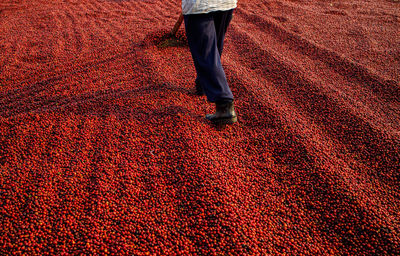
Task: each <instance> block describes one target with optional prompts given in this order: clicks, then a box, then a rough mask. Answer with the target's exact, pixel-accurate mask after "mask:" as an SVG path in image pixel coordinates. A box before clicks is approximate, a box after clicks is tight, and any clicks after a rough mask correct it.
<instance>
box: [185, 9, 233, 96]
mask: <svg viewBox="0 0 400 256" xmlns="http://www.w3.org/2000/svg"><path fill="white" fill-rule="evenodd" d="M232 13H233V10H229V11H217V12H211V13H205V14H190V15H185V16H184V20H185V29H186V37H187V40H188V43H189V48H190V52H191V53H192V57H193V62H194V66H195V68H196V73H197V78H196V80H197V81H198V82H199V84H200V85H201V86H202V87H203V90H204V93H205V94H206V96H207V100H208V101H210V102H223V101H232V100H233V95H232V92H231V89H230V88H229V85H228V82H227V81H226V76H225V72H224V69H223V68H222V65H221V55H222V50H223V46H224V38H225V33H226V30H227V28H228V26H229V23H230V21H231V20H232Z"/></svg>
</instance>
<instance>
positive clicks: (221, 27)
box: [214, 10, 233, 56]
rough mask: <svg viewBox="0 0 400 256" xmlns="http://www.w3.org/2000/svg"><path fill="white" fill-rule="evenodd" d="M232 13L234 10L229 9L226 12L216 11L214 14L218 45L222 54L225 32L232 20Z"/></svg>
mask: <svg viewBox="0 0 400 256" xmlns="http://www.w3.org/2000/svg"><path fill="white" fill-rule="evenodd" d="M232 14H233V10H229V11H225V12H216V15H214V25H215V31H216V33H217V46H218V52H219V55H220V56H222V50H223V48H224V39H225V34H226V30H227V29H228V26H229V24H230V22H231V20H232Z"/></svg>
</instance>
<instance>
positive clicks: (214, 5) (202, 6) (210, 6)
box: [182, 0, 237, 15]
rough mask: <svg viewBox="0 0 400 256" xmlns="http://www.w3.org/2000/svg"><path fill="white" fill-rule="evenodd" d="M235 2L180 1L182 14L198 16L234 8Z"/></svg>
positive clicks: (234, 0)
mask: <svg viewBox="0 0 400 256" xmlns="http://www.w3.org/2000/svg"><path fill="white" fill-rule="evenodd" d="M236 5H237V0H182V13H183V15H186V14H200V13H209V12H215V11H227V10H230V9H234V8H236Z"/></svg>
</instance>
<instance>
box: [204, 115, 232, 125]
mask: <svg viewBox="0 0 400 256" xmlns="http://www.w3.org/2000/svg"><path fill="white" fill-rule="evenodd" d="M207 119H208V118H207ZM208 120H209V121H211V122H212V123H213V124H216V125H222V124H234V123H236V122H237V117H236V116H235V117H231V118H224V119H218V120H210V119H208Z"/></svg>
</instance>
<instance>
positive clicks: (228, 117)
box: [206, 102, 237, 124]
mask: <svg viewBox="0 0 400 256" xmlns="http://www.w3.org/2000/svg"><path fill="white" fill-rule="evenodd" d="M215 109H216V111H215V113H214V114H208V115H206V118H207V119H208V120H210V121H211V122H212V123H214V124H233V123H236V122H237V116H236V113H235V109H234V107H233V102H221V103H215Z"/></svg>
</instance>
